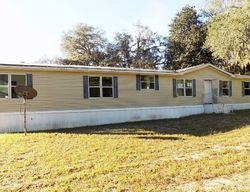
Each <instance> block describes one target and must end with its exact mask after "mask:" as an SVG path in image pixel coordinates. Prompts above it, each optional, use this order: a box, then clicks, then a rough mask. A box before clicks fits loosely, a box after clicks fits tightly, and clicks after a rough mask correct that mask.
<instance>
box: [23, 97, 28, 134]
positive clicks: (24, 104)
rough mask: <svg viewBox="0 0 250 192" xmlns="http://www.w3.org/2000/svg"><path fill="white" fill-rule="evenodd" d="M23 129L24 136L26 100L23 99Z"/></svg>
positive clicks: (25, 128) (25, 132)
mask: <svg viewBox="0 0 250 192" xmlns="http://www.w3.org/2000/svg"><path fill="white" fill-rule="evenodd" d="M23 128H24V134H25V135H26V134H27V115H26V99H25V98H23Z"/></svg>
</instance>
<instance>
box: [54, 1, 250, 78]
mask: <svg viewBox="0 0 250 192" xmlns="http://www.w3.org/2000/svg"><path fill="white" fill-rule="evenodd" d="M169 27H170V31H169V35H168V36H167V37H163V36H160V35H159V34H157V33H155V32H153V31H152V30H151V29H150V28H149V27H147V26H143V25H141V24H137V25H136V26H135V31H134V33H129V32H122V33H117V34H116V35H115V37H114V40H113V41H112V42H109V41H108V40H107V38H106V37H105V33H104V31H103V30H101V29H98V28H95V27H93V26H89V25H86V24H78V25H77V26H76V27H75V28H74V29H73V30H71V31H69V32H68V33H66V34H65V35H64V36H63V38H62V49H63V51H64V53H65V55H66V58H57V59H55V60H54V61H53V62H56V63H61V64H69V65H71V64H74V65H88V66H112V67H125V68H150V69H158V68H164V69H172V70H177V69H181V68H185V67H191V66H195V65H199V64H202V63H211V64H214V65H216V66H219V67H221V68H224V69H226V70H228V71H230V72H234V73H241V74H246V73H249V72H250V0H206V6H205V9H203V10H201V11H199V13H198V12H197V11H196V10H195V8H194V7H192V6H185V7H183V8H182V10H181V11H180V12H179V13H177V14H176V16H175V18H174V19H173V20H172V23H171V24H170V25H169Z"/></svg>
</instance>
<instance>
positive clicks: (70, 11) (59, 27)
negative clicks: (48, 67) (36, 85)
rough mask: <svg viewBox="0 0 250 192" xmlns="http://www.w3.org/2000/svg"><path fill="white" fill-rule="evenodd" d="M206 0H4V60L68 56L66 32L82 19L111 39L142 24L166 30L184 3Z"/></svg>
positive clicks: (0, 0)
mask: <svg viewBox="0 0 250 192" xmlns="http://www.w3.org/2000/svg"><path fill="white" fill-rule="evenodd" d="M201 1H202V0H0V26H1V29H0V62H1V63H3V62H6V63H14V62H26V63H29V62H34V61H36V60H38V59H40V58H54V57H61V56H64V55H63V52H62V50H61V46H60V45H61V40H62V36H63V34H64V33H66V32H67V31H69V30H72V29H73V28H74V27H75V26H76V25H77V24H79V23H86V24H88V25H91V26H94V27H99V28H101V29H103V30H104V31H105V32H106V37H107V38H108V39H109V40H112V38H113V37H114V34H115V33H117V32H122V31H130V30H131V28H133V25H135V24H137V23H141V24H143V25H147V26H149V27H150V28H151V30H153V31H155V32H157V33H159V34H161V35H165V36H166V35H167V34H168V30H169V28H168V25H169V24H170V23H171V21H172V19H173V18H174V17H175V15H176V13H177V12H179V11H180V10H181V8H182V7H184V6H185V5H192V6H195V8H196V9H197V10H199V9H200V8H202V3H201Z"/></svg>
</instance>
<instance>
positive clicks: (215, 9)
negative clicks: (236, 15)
mask: <svg viewBox="0 0 250 192" xmlns="http://www.w3.org/2000/svg"><path fill="white" fill-rule="evenodd" d="M245 3H246V0H206V1H205V8H204V10H203V11H204V12H205V13H206V15H207V16H208V17H212V16H213V15H216V14H219V13H223V12H225V11H228V10H229V9H231V8H236V7H242V6H243V5H244V4H245Z"/></svg>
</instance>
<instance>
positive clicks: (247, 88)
mask: <svg viewBox="0 0 250 192" xmlns="http://www.w3.org/2000/svg"><path fill="white" fill-rule="evenodd" d="M243 88H244V90H243V92H244V95H250V82H243Z"/></svg>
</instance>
